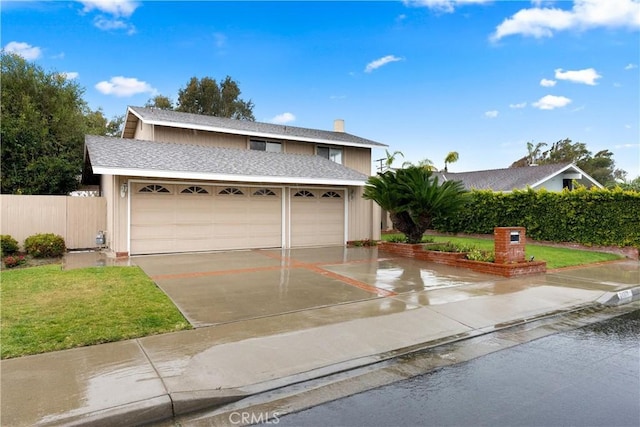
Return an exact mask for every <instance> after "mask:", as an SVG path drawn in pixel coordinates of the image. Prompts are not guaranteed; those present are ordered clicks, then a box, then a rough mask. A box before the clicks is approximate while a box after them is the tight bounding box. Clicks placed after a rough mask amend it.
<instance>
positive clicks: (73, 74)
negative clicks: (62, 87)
mask: <svg viewBox="0 0 640 427" xmlns="http://www.w3.org/2000/svg"><path fill="white" fill-rule="evenodd" d="M60 74H61V75H62V76H64V78H65V79H67V80H73V79H77V78H78V76H79V75H80V74H79V73H77V72H76V71H64V72H62V73H60Z"/></svg>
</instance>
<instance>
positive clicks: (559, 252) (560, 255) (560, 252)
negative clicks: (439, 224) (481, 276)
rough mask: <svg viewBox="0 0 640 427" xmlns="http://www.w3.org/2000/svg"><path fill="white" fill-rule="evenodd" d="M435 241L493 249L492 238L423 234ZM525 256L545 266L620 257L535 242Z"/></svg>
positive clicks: (391, 235) (390, 236) (568, 265)
mask: <svg viewBox="0 0 640 427" xmlns="http://www.w3.org/2000/svg"><path fill="white" fill-rule="evenodd" d="M394 237H395V238H397V237H402V235H401V234H386V235H383V236H382V239H383V240H389V239H393V238H394ZM425 237H426V238H428V239H433V240H434V241H436V242H447V241H451V242H454V243H462V244H466V245H474V246H477V247H478V249H483V250H493V239H482V238H477V237H458V236H456V237H454V236H431V235H429V236H425ZM526 254H527V258H529V257H531V256H534V257H535V259H536V260H537V261H546V262H547V268H548V269H553V268H562V267H571V266H576V265H583V264H591V263H594V262H602V261H611V260H615V259H620V258H622V257H621V256H619V255H615V254H608V253H604V252H593V251H584V250H579V249H568V248H557V247H553V246H543V245H537V244H527V246H526Z"/></svg>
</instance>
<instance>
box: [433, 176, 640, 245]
mask: <svg viewBox="0 0 640 427" xmlns="http://www.w3.org/2000/svg"><path fill="white" fill-rule="evenodd" d="M466 197H467V200H466V202H465V205H464V207H463V208H462V210H461V211H460V212H458V214H457V215H456V216H454V217H449V218H435V219H434V224H433V225H434V228H435V229H436V230H438V231H442V232H452V233H469V234H476V233H477V234H490V233H493V228H494V227H501V226H506V227H512V226H523V227H525V228H526V229H527V236H529V237H531V238H532V239H535V240H547V241H552V242H574V243H581V244H583V245H603V246H636V247H640V193H639V192H636V191H624V190H622V189H620V188H615V189H613V190H609V189H602V190H601V189H591V190H588V189H585V188H580V189H576V190H573V191H568V190H564V191H562V192H549V191H546V190H538V191H534V190H531V189H529V190H516V191H513V192H512V193H494V192H493V191H490V190H475V191H471V192H470V193H468V194H467V196H466Z"/></svg>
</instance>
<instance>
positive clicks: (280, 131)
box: [122, 106, 387, 148]
mask: <svg viewBox="0 0 640 427" xmlns="http://www.w3.org/2000/svg"><path fill="white" fill-rule="evenodd" d="M138 120H142V122H143V123H147V124H153V125H159V126H169V127H177V128H186V129H198V130H207V131H211V132H222V133H229V134H234V135H247V136H255V137H261V138H273V139H279V140H292V141H303V142H315V143H321V144H337V145H345V146H352V147H369V148H380V147H387V145H385V144H382V143H380V142H376V141H372V140H370V139H366V138H361V137H359V136H355V135H352V134H349V133H346V132H334V131H327V130H320V129H308V128H301V127H296V126H285V125H276V124H273V123H261V122H250V121H246V120H236V119H226V118H222V117H214V116H205V115H202V114H191V113H181V112H178V111H171V110H160V109H157V108H144V107H131V106H130V107H129V108H128V109H127V116H126V121H125V127H124V130H123V135H122V136H123V137H124V138H133V135H134V130H135V127H136V123H137V121H138Z"/></svg>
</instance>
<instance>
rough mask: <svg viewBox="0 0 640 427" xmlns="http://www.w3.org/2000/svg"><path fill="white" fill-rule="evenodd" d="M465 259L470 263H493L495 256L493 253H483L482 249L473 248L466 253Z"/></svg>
mask: <svg viewBox="0 0 640 427" xmlns="http://www.w3.org/2000/svg"><path fill="white" fill-rule="evenodd" d="M467 259H469V260H471V261H482V262H495V261H496V254H495V253H494V252H493V251H483V250H482V249H478V248H473V249H471V250H470V251H469V253H467Z"/></svg>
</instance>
